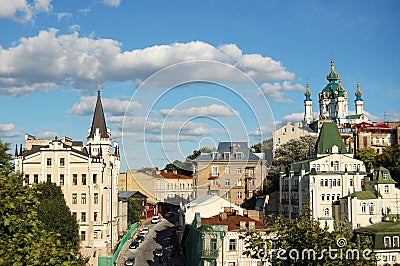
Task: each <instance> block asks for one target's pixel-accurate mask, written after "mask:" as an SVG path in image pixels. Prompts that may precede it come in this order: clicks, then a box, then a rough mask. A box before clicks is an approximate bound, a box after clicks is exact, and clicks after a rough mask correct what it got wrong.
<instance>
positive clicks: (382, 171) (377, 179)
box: [370, 166, 397, 185]
mask: <svg viewBox="0 0 400 266" xmlns="http://www.w3.org/2000/svg"><path fill="white" fill-rule="evenodd" d="M384 175H385V176H386V177H384ZM370 183H371V184H373V185H376V184H397V182H396V181H394V180H393V178H392V176H391V175H390V172H389V170H388V169H386V168H385V167H382V166H379V167H378V168H377V169H374V174H373V176H372V180H371V181H370Z"/></svg>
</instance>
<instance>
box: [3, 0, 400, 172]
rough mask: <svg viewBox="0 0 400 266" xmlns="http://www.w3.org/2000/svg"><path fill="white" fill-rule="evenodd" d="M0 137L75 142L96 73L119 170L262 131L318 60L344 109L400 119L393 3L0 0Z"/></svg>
mask: <svg viewBox="0 0 400 266" xmlns="http://www.w3.org/2000/svg"><path fill="white" fill-rule="evenodd" d="M0 6H1V9H0V36H1V37H0V100H1V103H2V104H1V105H0V113H1V116H0V138H1V139H2V140H3V141H6V142H10V143H12V145H13V146H15V144H16V143H18V144H19V143H24V135H25V134H26V133H29V134H31V135H36V136H37V137H39V138H54V137H55V136H58V137H62V136H69V137H72V138H73V139H76V140H85V139H86V134H87V130H88V128H89V127H90V124H91V119H92V113H93V108H94V102H95V96H96V91H97V84H98V82H100V83H101V94H102V99H103V106H104V109H105V112H106V119H107V125H108V127H110V128H111V130H112V136H113V139H114V140H116V141H118V142H119V143H120V145H121V146H122V147H123V151H124V157H123V160H122V170H125V169H127V168H139V167H142V166H158V167H160V168H162V167H163V166H164V165H165V164H166V163H168V162H169V161H173V160H175V159H179V160H183V159H184V158H185V157H186V156H187V155H189V154H190V153H191V152H192V151H193V150H194V149H198V148H199V147H202V146H209V147H210V146H213V145H216V144H217V143H218V141H228V140H241V141H242V140H246V141H248V142H249V143H250V145H251V144H254V143H257V142H259V141H260V140H261V139H265V138H268V137H270V134H271V131H272V130H273V128H274V126H279V125H280V124H282V123H285V122H286V121H299V120H302V115H303V110H304V106H303V100H304V95H303V93H304V90H305V86H306V83H307V80H308V82H309V84H310V88H311V92H312V94H313V95H312V99H313V100H314V102H313V111H314V112H318V103H317V98H318V93H319V92H320V91H321V90H322V88H323V87H324V86H325V84H326V83H327V81H326V78H325V77H326V74H327V73H328V72H329V70H330V61H331V60H332V59H334V60H335V69H336V71H337V72H338V73H339V74H340V75H341V78H342V84H343V86H344V88H345V89H346V91H347V92H348V94H349V110H350V111H351V110H354V103H353V101H354V98H355V96H354V93H355V90H356V84H357V82H360V84H361V90H362V92H363V99H364V109H365V110H366V111H367V112H368V114H369V118H370V119H371V120H373V121H382V120H383V119H384V118H386V120H390V121H399V120H400V108H399V100H400V86H399V85H398V84H399V83H398V81H397V79H398V73H399V70H400V68H399V62H400V53H399V51H398V44H399V41H400V40H399V39H400V38H399V36H400V35H399V30H398V29H399V28H400V19H399V18H398V13H399V11H400V3H399V2H398V1H334V2H333V1H196V2H194V1H127V0H104V1H101V0H98V1H51V0H36V1H24V0H21V1H10V0H0Z"/></svg>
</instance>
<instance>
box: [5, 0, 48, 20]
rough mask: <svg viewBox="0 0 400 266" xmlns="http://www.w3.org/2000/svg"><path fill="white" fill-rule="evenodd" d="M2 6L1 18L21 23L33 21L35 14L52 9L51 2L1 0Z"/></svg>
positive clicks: (43, 0)
mask: <svg viewBox="0 0 400 266" xmlns="http://www.w3.org/2000/svg"><path fill="white" fill-rule="evenodd" d="M0 6H1V8H0V18H3V19H10V20H14V21H17V22H20V23H25V22H28V21H31V20H32V19H33V16H34V15H35V14H38V13H41V12H49V11H50V10H51V9H52V6H51V0H34V1H26V0H13V1H9V0H0Z"/></svg>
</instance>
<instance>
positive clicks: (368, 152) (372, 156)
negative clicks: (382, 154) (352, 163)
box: [355, 148, 378, 170]
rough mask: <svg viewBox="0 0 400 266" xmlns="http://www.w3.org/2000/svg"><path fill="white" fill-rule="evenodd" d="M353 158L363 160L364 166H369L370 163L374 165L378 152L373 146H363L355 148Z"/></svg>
mask: <svg viewBox="0 0 400 266" xmlns="http://www.w3.org/2000/svg"><path fill="white" fill-rule="evenodd" d="M355 158H356V159H359V160H361V161H363V162H364V164H365V166H366V167H367V168H369V167H370V166H371V165H373V166H376V163H377V159H378V154H377V153H376V152H375V150H374V149H373V148H365V149H361V150H357V152H356V156H355ZM368 170H369V169H368Z"/></svg>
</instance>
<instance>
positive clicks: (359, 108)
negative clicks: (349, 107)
mask: <svg viewBox="0 0 400 266" xmlns="http://www.w3.org/2000/svg"><path fill="white" fill-rule="evenodd" d="M355 95H356V100H355V101H354V103H355V105H356V114H357V115H362V114H364V100H363V99H362V98H361V96H362V92H361V88H360V82H357V91H356V94H355Z"/></svg>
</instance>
